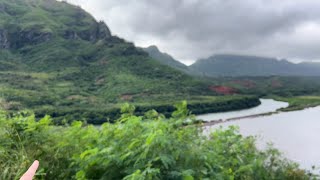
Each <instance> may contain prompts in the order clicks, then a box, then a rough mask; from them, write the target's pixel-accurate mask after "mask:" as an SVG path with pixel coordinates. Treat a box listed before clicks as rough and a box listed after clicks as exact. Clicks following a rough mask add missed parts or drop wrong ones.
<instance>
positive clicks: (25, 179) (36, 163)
mask: <svg viewBox="0 0 320 180" xmlns="http://www.w3.org/2000/svg"><path fill="white" fill-rule="evenodd" d="M38 167H39V161H37V160H36V161H34V162H33V164H32V165H31V166H30V167H29V169H28V171H27V172H26V173H24V174H23V176H22V177H21V178H20V180H32V178H33V176H34V175H35V174H36V171H37V169H38Z"/></svg>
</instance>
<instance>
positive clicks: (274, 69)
mask: <svg viewBox="0 0 320 180" xmlns="http://www.w3.org/2000/svg"><path fill="white" fill-rule="evenodd" d="M145 51H146V52H148V53H149V55H150V56H152V57H153V58H155V59H157V60H158V61H160V62H163V63H164V64H166V65H169V66H171V67H174V68H176V69H180V70H181V69H182V70H183V71H187V72H189V73H190V72H191V74H197V75H201V76H208V77H217V76H231V77H234V76H320V63H312V62H303V63H299V64H295V63H292V62H290V61H288V60H286V59H281V60H279V59H276V58H267V57H259V56H246V55H231V54H217V55H213V56H211V57H209V58H205V59H200V60H197V61H196V62H195V63H194V64H192V65H190V66H186V65H184V64H182V63H180V62H179V61H177V60H175V59H173V58H172V57H171V56H170V55H168V54H165V53H161V52H160V51H159V50H158V49H157V48H156V47H154V46H151V47H149V48H146V49H145ZM168 57H170V58H168Z"/></svg>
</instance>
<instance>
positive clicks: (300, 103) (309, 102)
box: [274, 96, 320, 111]
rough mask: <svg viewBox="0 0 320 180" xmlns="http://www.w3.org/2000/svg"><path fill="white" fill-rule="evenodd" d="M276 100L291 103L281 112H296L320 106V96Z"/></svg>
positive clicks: (277, 98) (279, 98)
mask: <svg viewBox="0 0 320 180" xmlns="http://www.w3.org/2000/svg"><path fill="white" fill-rule="evenodd" d="M274 99H276V100H279V101H286V102H288V103H289V107H287V108H283V109H281V111H296V110H302V109H305V108H309V107H315V106H320V96H295V97H274Z"/></svg>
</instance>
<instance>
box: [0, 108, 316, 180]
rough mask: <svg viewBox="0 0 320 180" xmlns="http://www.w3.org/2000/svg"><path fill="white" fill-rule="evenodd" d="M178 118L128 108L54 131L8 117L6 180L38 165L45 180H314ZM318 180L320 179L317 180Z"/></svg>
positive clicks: (1, 160)
mask: <svg viewBox="0 0 320 180" xmlns="http://www.w3.org/2000/svg"><path fill="white" fill-rule="evenodd" d="M176 107H177V110H176V111H175V112H174V113H173V114H172V117H171V118H165V116H164V115H162V114H159V113H157V112H156V111H154V110H152V111H149V112H147V113H146V114H145V115H144V116H135V115H133V114H134V110H135V108H134V107H133V106H131V105H129V104H126V105H125V106H123V108H122V115H121V117H120V118H119V119H118V120H117V121H116V122H115V123H113V124H111V123H105V124H103V125H102V126H100V127H94V126H92V125H85V124H83V123H81V122H74V123H73V124H72V125H65V126H63V127H62V126H60V127H57V126H53V125H51V124H50V118H49V117H48V116H46V117H45V118H43V119H41V120H39V121H36V120H35V118H34V116H33V115H28V114H23V113H22V114H19V115H16V116H13V117H8V115H5V114H3V113H2V114H3V115H1V117H0V135H1V136H0V174H1V177H0V178H1V179H17V178H18V177H19V176H20V175H21V174H22V172H23V171H24V170H25V168H27V166H28V165H29V164H30V162H32V160H34V159H39V160H40V171H39V173H38V175H37V179H79V180H82V179H127V180H129V179H130V180H136V179H146V180H147V179H187V180H188V179H245V180H247V179H288V180H289V179H290V180H291V179H311V178H313V177H312V176H311V175H308V174H307V172H306V171H304V170H300V169H299V168H298V165H296V164H294V163H292V162H290V161H287V160H285V159H283V158H282V157H281V156H280V153H279V152H278V151H277V150H275V149H273V148H269V149H267V150H265V151H260V150H258V149H257V148H256V147H255V139H254V138H253V137H242V136H241V135H240V134H239V132H238V130H237V128H235V127H230V128H229V129H226V130H222V129H218V130H215V131H213V132H211V133H207V132H203V128H202V126H201V125H199V124H194V118H193V117H192V116H190V115H189V111H188V110H187V108H186V107H187V103H186V102H183V103H181V104H178V105H177V106H176ZM314 178H316V177H314Z"/></svg>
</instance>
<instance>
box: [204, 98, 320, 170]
mask: <svg viewBox="0 0 320 180" xmlns="http://www.w3.org/2000/svg"><path fill="white" fill-rule="evenodd" d="M261 102H262V104H261V105H260V106H258V107H256V108H252V109H248V110H242V111H234V112H226V113H216V114H206V115H201V116H198V118H200V119H203V120H206V121H209V120H218V119H222V120H226V119H230V118H237V117H243V116H250V115H256V114H261V113H266V112H273V111H276V109H278V108H282V107H286V106H287V104H286V103H284V102H279V101H274V100H267V99H262V100H261ZM250 113H251V114H250ZM230 125H236V126H238V127H239V128H240V133H241V134H242V135H244V136H249V135H253V136H257V137H258V142H257V143H258V147H259V148H264V147H265V145H266V144H267V143H268V142H272V143H273V144H274V147H276V148H277V149H279V150H280V151H281V152H283V153H284V156H285V157H287V158H288V159H290V160H292V161H295V162H297V163H299V164H300V166H301V167H302V168H305V169H311V166H313V165H316V166H318V167H319V166H320V107H315V108H308V109H304V110H300V111H293V112H281V113H277V114H273V115H270V116H258V117H250V118H243V119H241V120H236V121H228V122H224V123H220V124H218V125H213V126H209V127H206V131H212V130H214V129H216V128H218V127H220V126H222V127H223V128H226V127H228V126H230Z"/></svg>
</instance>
